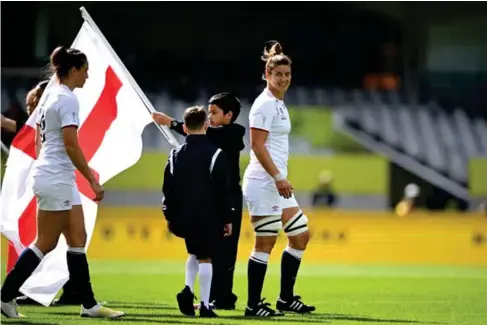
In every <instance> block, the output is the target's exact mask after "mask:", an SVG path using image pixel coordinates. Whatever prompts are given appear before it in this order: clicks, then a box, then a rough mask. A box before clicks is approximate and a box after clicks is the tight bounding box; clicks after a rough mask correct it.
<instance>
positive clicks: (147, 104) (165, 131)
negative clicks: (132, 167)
mask: <svg viewBox="0 0 487 325" xmlns="http://www.w3.org/2000/svg"><path fill="white" fill-rule="evenodd" d="M79 10H80V11H81V17H83V19H84V20H85V21H86V22H87V23H88V25H90V26H91V28H93V30H94V31H95V33H96V34H97V36H98V37H100V40H101V41H102V42H103V43H104V45H105V46H106V48H107V49H108V51H109V52H110V54H111V55H112V56H113V58H114V59H115V61H116V62H117V63H118V65H119V66H120V68H122V70H123V72H124V73H125V76H126V77H127V79H128V81H129V83H130V85H131V86H132V87H133V88H134V90H135V92H136V93H137V95H139V97H140V99H141V100H142V101H143V102H144V104H145V107H146V108H147V110H148V111H149V113H154V112H156V109H155V108H154V106H153V105H152V103H151V102H150V101H149V99H148V98H147V96H146V95H145V94H144V92H143V91H142V89H140V87H139V85H138V84H137V82H136V81H135V79H134V78H133V77H132V75H131V74H130V72H129V71H128V70H127V68H126V67H125V65H124V64H123V62H122V60H121V59H120V58H119V57H118V55H117V53H116V52H115V50H114V49H113V48H112V46H111V45H110V43H108V41H107V39H106V38H105V36H104V35H103V33H102V32H101V30H100V29H99V28H98V26H97V25H96V24H95V21H94V20H93V18H91V16H90V14H89V13H88V11H87V10H86V9H85V7H81V8H79ZM154 124H155V125H156V126H157V128H158V129H159V131H161V133H162V134H163V135H164V137H166V139H167V141H169V143H170V144H172V145H173V146H174V147H177V146H179V142H178V140H177V139H176V138H175V137H174V135H173V134H172V133H171V130H169V128H168V127H167V126H165V125H160V124H158V123H156V122H155V121H154Z"/></svg>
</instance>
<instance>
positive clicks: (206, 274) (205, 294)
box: [199, 263, 213, 308]
mask: <svg viewBox="0 0 487 325" xmlns="http://www.w3.org/2000/svg"><path fill="white" fill-rule="evenodd" d="M199 269H200V270H199V274H200V296H201V299H200V300H201V302H202V303H203V305H205V306H206V307H207V308H209V303H210V290H211V278H212V277H213V265H211V263H200V267H199Z"/></svg>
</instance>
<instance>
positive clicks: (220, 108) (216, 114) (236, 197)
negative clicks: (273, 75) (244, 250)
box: [153, 93, 245, 309]
mask: <svg viewBox="0 0 487 325" xmlns="http://www.w3.org/2000/svg"><path fill="white" fill-rule="evenodd" d="M240 106H241V105H240V101H239V100H238V98H237V97H236V96H235V95H233V94H231V93H220V94H216V95H214V96H213V97H211V98H210V100H209V101H208V119H209V121H210V126H209V128H208V130H207V131H206V136H207V137H208V138H209V139H210V141H211V142H212V143H213V144H214V145H216V146H217V147H218V148H220V149H221V150H222V151H223V152H224V153H225V156H226V158H227V163H228V172H229V173H230V174H229V177H230V193H231V196H232V201H233V206H234V208H235V210H236V213H235V218H236V219H235V220H234V222H233V230H232V236H230V237H221V238H220V242H219V244H218V245H216V246H217V248H216V250H215V254H214V256H213V258H212V264H213V282H212V286H211V295H210V301H213V303H214V305H215V307H216V308H218V309H235V304H236V301H237V296H236V295H235V294H234V293H233V292H232V291H233V275H234V270H235V263H236V260H237V250H238V240H239V236H240V228H241V224H242V189H241V186H240V152H241V151H242V150H243V149H244V148H245V144H244V142H243V137H244V136H245V128H244V127H243V126H242V125H240V124H237V123H235V120H236V119H237V118H238V116H239V114H240ZM153 118H154V120H155V121H156V122H157V123H159V124H162V125H166V126H168V127H170V128H171V129H173V130H175V131H176V132H178V133H179V134H182V135H186V133H185V132H184V129H183V124H184V123H183V122H180V121H177V120H175V119H173V118H171V117H169V116H167V115H165V114H163V113H159V112H157V113H154V114H153Z"/></svg>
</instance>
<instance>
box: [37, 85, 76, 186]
mask: <svg viewBox="0 0 487 325" xmlns="http://www.w3.org/2000/svg"><path fill="white" fill-rule="evenodd" d="M37 109H38V110H39V112H38V115H37V116H38V117H37V124H38V125H39V126H40V130H41V132H40V136H41V142H42V147H41V150H40V153H39V157H37V160H36V161H35V164H34V167H35V172H34V177H43V176H44V177H52V178H53V183H69V184H73V183H74V180H75V176H74V170H75V167H74V165H73V163H72V162H71V159H69V157H68V154H67V153H66V148H65V147H64V140H63V134H62V129H63V128H64V127H67V126H76V127H79V116H78V113H79V103H78V98H77V97H76V95H75V94H74V93H73V92H72V91H71V90H70V89H69V88H68V87H67V86H65V85H55V86H52V87H49V88H48V89H46V93H45V94H44V97H43V99H42V102H41V103H39V105H38V107H37Z"/></svg>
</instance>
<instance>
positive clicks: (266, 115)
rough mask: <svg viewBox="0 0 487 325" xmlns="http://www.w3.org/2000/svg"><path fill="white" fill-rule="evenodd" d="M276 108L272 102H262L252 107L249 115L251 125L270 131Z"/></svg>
mask: <svg viewBox="0 0 487 325" xmlns="http://www.w3.org/2000/svg"><path fill="white" fill-rule="evenodd" d="M275 113H276V110H275V109H274V107H273V105H272V103H270V102H268V103H262V104H259V105H257V106H254V107H252V109H251V110H250V115H249V126H250V127H251V128H255V129H261V130H265V131H267V132H269V131H270V130H271V124H272V119H273V118H274V115H275Z"/></svg>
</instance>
